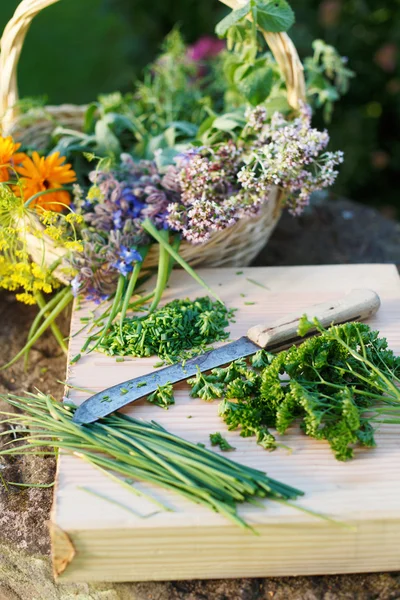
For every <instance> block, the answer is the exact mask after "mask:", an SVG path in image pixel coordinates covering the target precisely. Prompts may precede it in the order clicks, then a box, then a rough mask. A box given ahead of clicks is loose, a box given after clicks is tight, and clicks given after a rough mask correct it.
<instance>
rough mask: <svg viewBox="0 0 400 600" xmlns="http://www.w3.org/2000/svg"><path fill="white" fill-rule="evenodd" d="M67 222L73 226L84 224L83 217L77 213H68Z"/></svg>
mask: <svg viewBox="0 0 400 600" xmlns="http://www.w3.org/2000/svg"><path fill="white" fill-rule="evenodd" d="M65 220H66V221H67V223H70V224H71V225H73V224H74V223H78V224H80V223H83V217H82V215H78V214H76V213H73V212H72V213H68V214H67V215H66V216H65Z"/></svg>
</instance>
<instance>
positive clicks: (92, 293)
mask: <svg viewBox="0 0 400 600" xmlns="http://www.w3.org/2000/svg"><path fill="white" fill-rule="evenodd" d="M85 298H86V300H90V301H91V302H94V303H95V304H100V303H101V302H103V301H104V300H107V298H108V295H107V294H100V292H99V291H98V290H96V289H95V288H93V287H90V288H88V290H87V294H86V296H85Z"/></svg>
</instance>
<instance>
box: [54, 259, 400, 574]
mask: <svg viewBox="0 0 400 600" xmlns="http://www.w3.org/2000/svg"><path fill="white" fill-rule="evenodd" d="M201 274H202V276H203V277H204V279H205V280H206V281H207V282H208V283H209V285H210V286H211V287H212V288H213V289H215V290H216V291H217V292H218V294H220V296H221V297H222V299H223V300H224V301H225V302H226V303H227V305H228V306H229V307H235V308H237V309H238V312H237V318H236V323H235V324H232V326H231V337H232V339H234V338H236V337H239V336H241V335H244V334H245V333H246V331H247V330H248V329H249V327H251V326H253V325H256V324H257V323H260V322H261V323H264V322H267V321H268V320H269V319H270V320H271V321H272V320H274V319H276V318H278V317H282V316H284V315H285V314H287V313H289V312H292V311H294V310H295V309H302V308H305V307H306V306H308V305H310V304H313V303H317V302H322V301H326V300H329V299H333V298H337V297H340V296H342V295H343V294H344V293H346V292H348V291H350V290H351V289H353V288H356V287H369V288H372V289H374V290H375V291H376V292H378V293H379V295H380V296H381V299H382V307H381V309H380V311H379V313H378V315H377V316H376V317H375V318H374V319H373V321H371V324H372V325H373V326H374V327H377V328H379V329H380V331H381V333H382V335H384V336H386V337H387V338H388V341H389V344H390V346H391V347H392V348H393V349H394V350H395V351H396V352H397V353H400V280H399V277H398V274H397V271H396V269H395V267H394V266H393V265H337V266H336V265H335V266H313V267H282V268H281V267H279V268H245V269H242V270H240V271H239V270H238V269H219V270H204V271H202V272H201ZM254 282H259V283H261V284H263V285H264V286H267V287H268V289H264V288H263V287H260V286H259V285H256V283H254ZM242 294H245V295H246V297H243V296H242ZM199 295H204V292H203V290H202V289H201V288H200V287H199V286H198V285H197V284H195V283H194V282H193V281H192V280H191V279H190V278H189V277H188V276H187V275H186V274H185V273H184V272H182V271H177V272H175V273H174V274H173V279H172V283H171V287H170V289H169V290H168V293H167V295H166V297H165V301H170V300H171V299H172V298H173V297H187V296H188V297H190V298H195V297H197V296H199ZM246 303H254V304H246ZM94 308H95V306H94V305H93V304H91V303H86V304H84V305H83V306H82V308H81V309H80V310H77V311H75V312H74V314H73V319H72V334H75V333H76V332H77V331H78V330H79V329H80V328H81V327H82V323H81V321H80V319H81V317H84V316H85V315H86V314H87V313H88V312H89V311H91V310H93V309H94ZM83 342H84V333H81V334H78V335H76V336H75V337H72V339H71V343H70V356H71V357H72V356H75V355H76V354H77V353H78V352H79V350H80V348H81V346H82V344H83ZM156 362H157V359H155V358H151V359H125V361H124V362H116V360H115V357H113V358H111V357H106V356H104V355H102V354H99V353H93V354H91V355H89V356H85V357H84V358H82V359H81V360H80V361H79V362H78V363H77V364H74V365H71V366H70V367H69V371H68V382H69V383H71V384H72V385H74V386H78V387H83V388H89V389H90V390H93V391H99V390H102V389H104V388H106V387H109V386H111V385H114V384H116V383H119V382H122V381H124V380H126V379H129V378H132V377H135V376H138V375H142V374H144V373H146V372H148V371H151V370H152V368H153V365H154V364H155V363H156ZM87 395H88V394H85V393H83V392H78V391H73V390H72V391H71V392H70V399H71V400H72V401H74V402H76V403H81V402H82V401H83V400H84V399H85V398H86V397H87ZM175 397H176V405H175V406H173V407H171V408H170V410H168V411H164V410H162V409H160V408H158V407H155V406H152V405H149V404H148V403H146V402H145V401H141V402H140V403H136V404H135V405H133V406H130V407H129V408H127V409H126V411H127V412H128V413H129V414H132V415H134V416H135V417H136V418H143V419H147V420H151V419H153V420H156V421H158V422H159V423H161V424H162V425H163V426H165V427H166V428H167V429H169V430H170V431H172V432H174V433H176V434H178V435H181V436H182V437H185V438H187V439H189V440H191V441H193V442H202V443H205V444H206V445H207V446H209V434H210V433H214V432H216V431H220V432H223V434H224V435H225V436H226V438H227V439H228V441H229V442H230V443H231V444H232V445H233V446H235V447H236V451H235V452H232V453H231V454H229V457H230V458H232V459H234V460H236V461H238V462H242V463H245V464H247V465H250V466H252V467H256V468H259V469H262V470H264V471H266V472H267V473H268V474H269V475H271V476H272V477H274V478H276V479H279V480H282V481H284V482H285V483H288V484H290V485H293V486H295V487H298V488H300V489H302V490H304V491H305V492H306V494H305V496H304V498H302V499H301V500H300V501H298V504H299V505H301V506H304V507H307V508H310V509H312V510H314V511H317V512H324V513H326V514H328V515H329V516H330V517H333V518H335V519H337V520H340V521H343V522H346V523H348V524H350V525H352V526H353V529H351V530H350V529H345V528H341V527H338V526H334V525H332V524H329V523H327V522H325V521H322V520H319V519H316V518H313V517H311V516H308V515H307V514H304V513H301V512H300V511H296V510H294V509H291V508H289V507H286V506H282V505H280V504H274V503H272V502H265V508H259V507H254V506H252V505H245V506H243V507H241V508H240V514H241V515H242V516H243V517H244V518H245V519H246V520H247V521H248V522H249V523H251V524H252V525H254V526H255V527H256V528H257V530H258V532H259V535H258V536H256V535H253V534H251V533H249V532H245V531H242V530H240V529H239V528H238V527H236V526H235V525H233V524H231V523H230V522H229V521H227V520H226V519H224V518H223V517H222V516H220V515H218V514H215V513H212V512H211V511H209V510H207V509H206V508H205V507H200V506H197V505H195V504H192V503H190V502H188V501H186V500H184V499H182V498H181V497H180V496H178V495H176V494H174V493H172V492H165V491H164V490H162V489H159V488H156V487H153V486H150V485H146V484H141V483H138V484H137V487H138V488H139V489H143V490H146V491H150V492H151V493H152V494H153V495H154V496H156V497H157V498H159V499H161V500H162V502H163V503H165V504H167V505H168V506H170V508H171V509H172V511H173V512H164V511H161V512H158V513H156V514H154V505H152V504H150V503H149V502H148V501H146V500H143V499H140V498H138V497H136V496H134V495H133V494H131V493H130V492H129V491H127V490H126V489H124V488H123V487H121V486H119V484H118V483H115V482H113V481H111V480H110V479H109V478H108V477H105V476H104V475H103V474H101V473H99V471H97V470H96V469H95V468H93V467H91V466H90V465H87V464H85V463H84V462H83V461H81V460H80V459H78V458H75V457H70V456H62V457H61V459H60V461H59V465H58V474H57V485H56V489H55V500H54V506H53V511H52V518H51V532H52V539H53V558H54V566H55V571H56V573H57V575H59V577H60V581H136V580H137V581H140V580H179V579H192V578H220V577H253V576H254V577H260V576H278V575H299V574H322V573H345V572H361V571H364V572H365V571H378V570H399V569H400V426H397V427H394V426H384V427H382V428H381V430H380V431H379V433H378V434H377V436H376V437H377V442H378V447H377V448H376V449H373V450H361V449H357V450H356V452H355V456H356V458H355V459H354V460H352V461H350V462H348V463H340V462H337V461H336V460H335V459H334V457H333V455H332V452H331V450H330V449H329V447H328V445H327V444H326V443H325V442H318V441H315V440H311V439H308V438H306V437H305V436H304V435H302V434H301V433H299V431H298V429H297V428H294V429H293V431H291V432H290V434H289V435H286V436H284V439H283V441H284V443H285V444H287V445H288V446H290V447H291V448H292V453H291V454H289V453H288V452H287V451H286V450H283V449H279V450H277V451H275V452H272V453H270V452H267V451H265V450H263V449H262V448H260V447H259V446H257V445H256V443H255V441H254V440H252V439H251V438H247V439H244V438H241V437H240V435H239V434H238V433H236V432H227V431H226V428H225V426H224V424H223V422H222V421H221V420H220V418H219V417H218V416H217V405H218V402H215V403H206V402H203V401H202V400H199V399H197V400H196V399H192V398H190V397H189V393H188V388H187V386H186V384H182V385H180V386H178V387H177V389H176V394H175ZM189 417H191V418H189ZM82 487H85V488H86V491H85V490H82ZM87 490H90V491H92V492H94V493H95V494H97V496H95V495H92V494H90V493H88V491H87ZM99 495H100V496H103V497H104V498H106V499H103V498H101V497H99ZM107 499H109V500H110V499H112V500H115V501H116V502H117V503H118V504H112V503H110V502H109V501H108V500H107ZM132 510H134V511H136V512H138V513H140V515H142V516H141V517H140V516H136V515H135V514H134V513H133V512H131V511H132Z"/></svg>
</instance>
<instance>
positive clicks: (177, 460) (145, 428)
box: [0, 392, 318, 531]
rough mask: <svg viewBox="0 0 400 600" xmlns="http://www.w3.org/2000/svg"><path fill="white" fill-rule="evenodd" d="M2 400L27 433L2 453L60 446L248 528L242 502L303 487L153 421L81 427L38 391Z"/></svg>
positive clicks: (283, 497) (290, 494)
mask: <svg viewBox="0 0 400 600" xmlns="http://www.w3.org/2000/svg"><path fill="white" fill-rule="evenodd" d="M3 399H4V400H6V401H7V402H8V403H9V404H11V405H12V406H14V407H15V408H17V409H19V410H22V411H23V412H22V413H10V412H8V413H6V412H5V411H2V412H1V413H0V414H2V415H5V416H6V417H7V418H8V420H9V423H11V424H13V425H18V432H19V434H20V435H21V436H24V435H27V436H28V437H26V438H25V440H22V441H25V442H26V443H23V444H22V445H21V439H20V440H18V443H19V444H20V445H16V446H15V445H14V441H13V442H12V444H11V445H9V446H7V447H4V448H3V449H2V450H1V451H0V456H2V455H4V456H6V455H19V454H29V453H33V454H41V453H43V452H44V449H45V450H47V453H49V451H50V450H51V451H54V450H56V451H59V450H62V451H63V452H66V453H69V454H73V455H75V456H77V457H79V458H80V459H82V460H85V461H86V462H88V463H89V464H91V465H93V466H94V467H96V468H98V469H101V470H102V471H104V472H105V473H106V474H107V475H108V476H110V477H112V478H113V479H114V480H117V481H118V482H119V483H120V484H121V485H123V486H124V487H126V488H127V489H129V490H130V491H132V492H133V493H135V494H138V493H141V492H139V490H137V489H136V488H135V486H134V485H133V483H134V482H135V481H145V482H147V483H152V484H155V485H158V486H161V487H162V488H164V489H167V490H171V491H174V492H176V493H178V494H180V495H181V496H184V497H185V498H187V499H188V500H190V501H191V502H195V503H196V504H202V505H204V506H206V507H208V508H209V509H211V510H213V511H217V512H219V513H220V514H221V515H223V516H225V517H226V518H228V519H230V520H231V521H232V522H233V523H235V524H237V525H239V526H240V527H242V528H245V529H248V530H252V528H251V527H250V526H249V525H248V524H247V523H246V522H245V520H244V519H243V518H242V517H240V516H239V515H238V513H237V505H238V504H239V503H242V502H253V503H254V502H256V501H257V498H265V499H270V500H276V501H280V502H284V503H288V504H289V502H288V501H289V500H294V499H295V498H297V497H298V496H301V495H302V494H303V492H301V491H299V490H297V489H295V488H292V487H291V486H288V485H286V484H284V483H281V482H278V481H275V480H274V479H270V478H269V477H268V476H267V475H266V474H265V473H263V472H262V471H259V470H256V469H252V468H251V467H247V466H245V465H241V464H239V463H235V462H233V461H231V460H230V459H228V458H226V457H223V456H221V455H218V454H215V453H214V452H212V451H210V450H207V449H205V448H202V447H200V446H198V445H197V444H194V443H191V442H189V441H187V440H184V439H182V438H180V437H178V436H176V435H174V434H172V433H169V432H168V431H166V430H165V429H164V428H163V427H161V426H160V425H158V424H157V423H154V422H145V421H141V420H140V421H139V420H136V419H132V418H130V417H128V416H126V415H120V414H114V415H111V416H109V417H106V418H104V419H101V420H100V421H98V422H97V423H92V424H90V425H84V426H80V425H77V424H75V423H73V421H72V418H73V414H74V412H75V408H76V407H75V406H73V405H70V404H61V403H59V402H57V401H56V400H54V399H53V398H52V397H50V396H46V395H45V394H42V393H40V392H39V393H38V394H27V395H26V396H24V397H19V396H15V395H11V394H10V395H8V396H4V397H3ZM5 433H7V432H5ZM0 435H2V434H0ZM120 476H122V477H123V479H122V480H121V479H120ZM127 478H129V480H131V481H132V485H131V483H128V482H127ZM155 502H156V503H157V504H158V505H159V506H160V503H159V502H157V501H155ZM161 506H162V505H161ZM163 508H165V507H163ZM316 516H318V515H316ZM252 531H254V530H252Z"/></svg>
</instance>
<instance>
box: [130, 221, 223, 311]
mask: <svg viewBox="0 0 400 600" xmlns="http://www.w3.org/2000/svg"><path fill="white" fill-rule="evenodd" d="M142 227H143V229H144V230H145V231H147V233H148V234H149V235H151V236H152V237H153V238H154V239H155V240H156V241H157V242H158V243H159V244H160V245H161V246H164V248H165V249H166V250H167V252H169V254H170V255H171V256H172V257H173V258H174V260H175V261H176V262H177V263H178V264H179V265H180V266H181V267H182V268H183V269H185V271H186V272H187V273H188V274H189V275H190V276H191V277H193V279H194V280H195V281H197V283H199V284H200V285H201V286H203V287H204V288H205V289H206V290H207V292H208V293H209V294H210V296H213V298H215V299H216V300H218V302H221V304H223V302H222V300H221V299H220V298H219V297H218V296H217V294H215V293H214V292H213V291H212V289H211V288H210V287H209V286H208V285H207V284H206V282H205V281H204V280H203V279H202V278H201V277H200V275H198V274H197V273H196V271H194V269H192V267H191V266H190V265H189V264H188V263H187V262H186V261H185V260H184V259H183V258H182V257H181V256H180V254H179V253H178V252H177V251H176V250H174V248H172V246H171V245H170V244H169V243H168V242H166V241H165V240H164V238H163V237H162V235H160V231H158V229H157V228H156V227H155V226H154V225H153V223H152V222H151V221H150V219H145V220H144V221H143V223H142Z"/></svg>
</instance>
